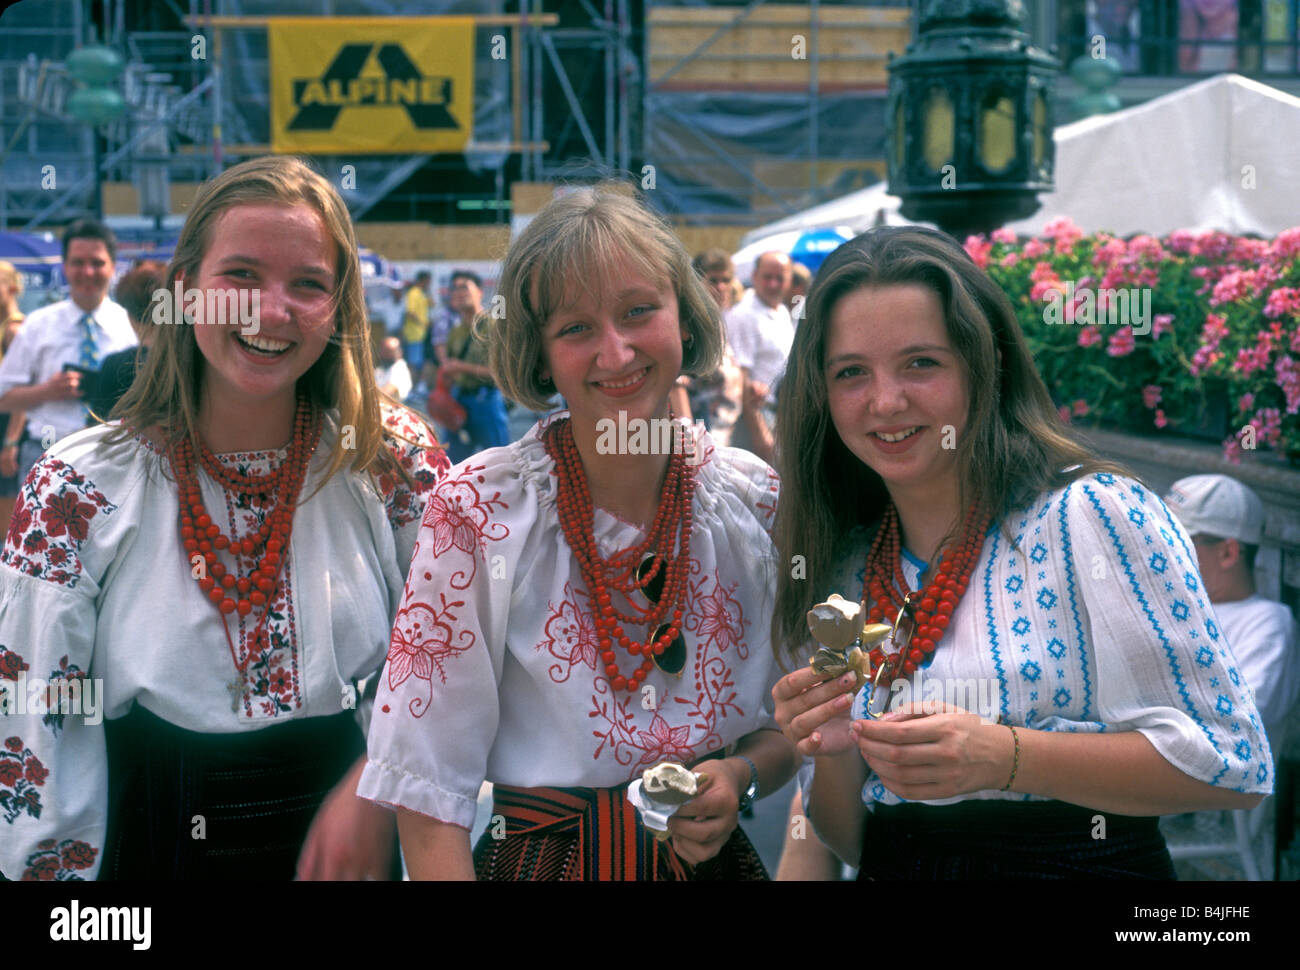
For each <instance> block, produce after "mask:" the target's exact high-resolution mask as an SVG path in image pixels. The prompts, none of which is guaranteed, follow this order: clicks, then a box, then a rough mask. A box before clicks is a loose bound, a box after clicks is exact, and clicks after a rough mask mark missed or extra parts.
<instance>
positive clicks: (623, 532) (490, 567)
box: [357, 414, 779, 828]
mask: <svg viewBox="0 0 1300 970" xmlns="http://www.w3.org/2000/svg"><path fill="white" fill-rule="evenodd" d="M563 416H564V415H563V414H561V415H558V416H557V417H556V418H552V419H551V420H557V419H558V418H559V417H563ZM546 424H547V422H545V421H543V422H542V423H539V424H537V425H536V426H534V428H533V429H532V430H531V431H530V432H529V433H528V434H527V435H525V436H524V438H523V439H521V440H520V441H517V442H515V443H514V444H512V445H509V446H507V447H504V448H493V449H490V450H488V451H484V452H481V453H480V454H478V455H475V456H474V457H473V458H470V459H469V460H468V461H465V462H462V463H461V464H459V465H456V466H454V467H453V468H452V470H451V471H450V472H449V473H448V475H447V477H446V478H444V479H443V480H442V481H441V482H440V483H439V484H438V487H437V488H436V489H435V490H434V492H433V495H432V496H431V497H430V499H429V505H428V507H427V509H426V511H425V515H424V522H423V525H422V527H421V530H420V537H419V542H418V544H417V545H416V551H415V558H414V560H412V563H411V572H410V576H409V579H408V581H407V586H406V593H405V596H404V597H403V600H402V608H401V610H399V612H398V614H397V623H396V625H395V627H394V629H393V640H392V646H391V648H390V649H389V652H388V663H387V665H386V667H385V668H384V674H383V676H382V677H381V678H380V684H379V694H378V696H377V698H376V700H375V710H374V716H373V718H372V719H371V725H370V742H369V763H368V764H367V766H366V769H365V772H364V774H363V775H362V778H361V782H360V784H359V785H358V788H357V793H358V794H359V795H362V796H364V797H366V798H370V799H373V800H375V801H379V802H384V803H386V804H390V805H399V806H402V807H404V808H408V809H411V810H413V811H416V812H420V813H422V814H424V815H428V816H431V817H433V818H436V819H439V820H441V821H444V822H450V823H453V824H456V825H460V826H463V827H465V828H470V827H471V826H472V824H473V821H474V809H475V802H476V799H477V796H478V791H479V787H480V786H481V784H482V783H483V781H484V780H488V781H492V782H495V783H498V784H506V785H514V786H520V787H540V786H549V787H613V786H616V785H619V784H622V783H624V782H627V781H628V780H629V779H631V778H632V777H634V776H636V775H637V774H638V773H639V772H640V771H641V770H642V769H644V768H647V767H649V766H651V765H654V764H656V763H658V762H659V761H661V760H664V759H673V760H679V761H682V762H687V763H689V762H691V761H693V760H695V759H698V758H700V757H701V756H703V755H705V754H708V753H709V752H712V751H717V750H719V749H721V748H723V747H724V746H726V745H729V744H731V743H733V742H735V741H737V740H739V739H740V738H742V737H743V736H745V735H746V734H749V733H751V732H752V731H755V730H757V729H759V728H764V727H773V726H774V724H775V722H774V721H773V720H772V718H771V715H770V713H769V711H770V708H771V706H772V701H771V689H772V685H773V684H774V683H775V681H776V679H777V676H778V674H779V671H778V670H777V667H776V664H775V661H774V660H773V657H772V652H771V649H770V633H769V626H770V621H771V617H772V605H773V604H772V591H773V590H774V588H775V569H776V562H775V551H774V548H773V546H772V541H771V538H770V536H769V532H768V530H769V529H770V526H771V519H772V515H773V514H774V512H775V509H776V498H777V479H776V475H775V473H774V472H772V470H771V469H769V468H768V467H767V465H765V464H763V462H761V461H759V460H758V459H757V458H755V457H754V456H753V455H751V454H749V453H748V452H744V451H740V450H737V449H733V448H722V449H717V450H715V449H714V446H713V444H712V442H711V441H710V440H709V439H708V437H707V435H702V440H701V443H700V449H699V452H698V453H699V454H700V455H701V456H702V459H703V460H702V462H701V463H700V465H699V466H698V474H697V480H696V481H697V484H696V489H695V500H694V505H693V516H694V524H693V530H692V532H691V550H690V553H691V555H690V568H689V574H688V589H687V592H686V600H685V605H684V610H683V612H684V618H683V623H682V628H683V631H682V632H683V636H684V637H685V640H686V644H687V663H686V667H685V670H684V671H683V673H682V675H681V676H680V678H679V677H675V676H672V675H670V674H666V673H663V672H662V671H660V670H657V669H656V670H652V671H651V673H650V675H649V677H648V678H647V679H646V681H645V683H644V684H643V685H642V688H641V690H640V691H638V692H637V693H633V694H629V693H626V692H623V691H619V692H615V691H614V690H613V689H612V688H611V685H610V682H609V679H608V678H607V677H606V675H605V669H604V664H602V663H600V661H599V656H598V650H597V634H596V628H595V624H594V622H593V620H592V612H591V606H590V602H589V599H588V590H587V589H586V588H585V585H584V583H583V580H582V576H581V573H580V571H579V569H578V564H577V561H576V560H575V559H574V556H573V553H572V551H571V550H570V548H569V545H568V543H567V542H566V541H565V538H564V532H563V530H562V529H561V527H560V522H559V519H558V517H557V514H556V505H555V481H556V479H555V475H554V468H555V465H554V462H553V461H552V460H551V458H550V456H549V455H548V454H547V453H546V447H545V445H544V444H543V442H542V440H541V438H540V431H541V429H542V428H543V427H545V426H546ZM595 536H596V543H597V547H598V548H599V550H600V553H601V555H602V556H605V557H606V558H609V557H612V556H614V555H615V554H616V553H618V552H619V551H621V550H625V549H628V548H629V547H631V546H634V545H636V544H637V542H639V541H640V540H641V538H642V537H643V536H644V532H643V531H642V530H641V529H640V528H639V527H637V526H634V525H632V524H629V523H627V522H625V521H623V520H621V519H618V518H616V517H615V516H613V515H610V514H608V513H606V512H605V511H603V510H601V509H597V510H596V513H595ZM626 608H627V607H626V605H625V606H624V609H626ZM629 634H631V635H633V636H637V635H639V636H640V637H641V638H642V640H643V641H644V639H645V638H646V637H647V636H648V635H649V631H648V629H646V628H645V627H640V628H638V627H635V626H631V627H629ZM622 656H623V660H622V663H623V666H624V667H627V666H628V663H629V659H630V658H629V657H628V656H627V655H626V654H623V655H622Z"/></svg>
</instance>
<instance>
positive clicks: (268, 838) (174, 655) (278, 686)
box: [0, 157, 446, 880]
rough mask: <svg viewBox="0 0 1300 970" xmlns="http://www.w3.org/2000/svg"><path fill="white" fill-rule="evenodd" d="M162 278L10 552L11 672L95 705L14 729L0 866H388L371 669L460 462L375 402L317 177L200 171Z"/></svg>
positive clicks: (37, 478) (290, 163) (174, 874)
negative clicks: (116, 376)
mask: <svg viewBox="0 0 1300 970" xmlns="http://www.w3.org/2000/svg"><path fill="white" fill-rule="evenodd" d="M166 279H167V282H166V286H167V290H166V291H165V292H160V293H159V294H157V295H156V296H157V299H156V301H155V306H154V308H153V310H152V312H151V313H150V316H149V318H148V322H149V323H152V324H153V325H155V326H156V327H157V332H156V339H155V340H154V343H153V345H152V348H151V350H150V353H149V356H148V359H147V361H146V363H145V365H144V368H143V370H142V371H141V372H140V373H139V374H138V375H137V377H136V380H135V382H134V384H133V385H132V386H131V388H130V390H129V391H128V392H127V394H126V395H125V397H124V398H123V399H122V400H121V401H120V402H119V404H118V406H117V407H116V409H115V410H114V412H113V415H114V417H116V418H117V419H118V420H117V421H114V422H110V423H109V424H106V425H103V426H100V427H96V428H93V429H90V430H87V431H84V432H80V433H78V434H75V435H72V436H71V437H69V438H67V439H65V440H63V441H60V442H59V443H58V444H57V445H56V446H55V447H53V448H51V449H50V450H49V451H48V452H47V453H46V454H45V456H44V457H43V458H42V459H41V461H40V462H39V463H38V464H37V465H36V466H35V467H34V469H33V470H32V472H31V474H30V475H29V477H28V478H27V481H26V482H25V483H24V484H23V487H22V490H21V494H20V498H19V504H18V508H17V509H16V511H15V514H14V520H13V524H12V526H11V528H10V530H9V534H8V538H7V541H6V542H5V546H4V551H3V553H2V554H0V644H3V645H4V647H3V648H0V663H6V664H7V667H6V668H5V669H7V670H9V671H13V672H15V673H16V672H17V671H23V672H25V674H26V676H28V677H39V678H44V679H46V680H49V681H50V682H51V688H50V693H51V695H52V698H53V699H54V700H55V701H58V700H59V699H60V695H61V694H69V695H73V696H78V697H79V698H80V701H81V703H80V704H79V705H70V706H71V707H72V709H71V710H69V709H67V708H66V707H63V706H58V705H57V704H56V706H55V707H54V708H53V709H51V710H50V711H48V712H46V713H45V714H44V715H42V714H41V713H40V712H39V711H36V712H32V711H29V712H28V714H27V715H26V716H19V717H17V718H9V719H6V723H7V725H8V726H7V728H6V732H7V734H8V735H9V737H8V740H6V741H5V750H4V754H3V756H2V757H3V758H4V759H5V760H4V762H3V763H0V768H3V767H6V766H7V767H8V768H9V774H8V775H5V776H3V778H4V779H5V780H6V782H7V783H8V784H9V785H10V787H9V789H7V790H6V789H3V788H0V794H3V795H4V796H5V799H6V800H5V802H4V808H5V814H4V815H3V816H0V827H3V828H4V829H6V831H5V835H4V838H3V839H0V869H3V872H4V874H5V875H6V876H8V877H9V878H11V879H40V880H46V879H76V878H95V877H96V876H98V877H99V878H119V879H124V878H214V879H215V878H253V879H257V878H264V879H289V878H292V877H294V876H295V875H297V876H299V877H300V878H363V877H364V878H375V877H378V878H383V877H385V876H386V875H387V874H389V873H390V872H391V871H392V863H393V856H392V847H393V839H392V836H393V823H392V819H391V816H389V815H388V814H387V813H385V812H382V811H378V810H376V809H375V807H374V806H373V805H371V804H369V803H367V802H364V801H362V800H360V799H358V798H357V797H356V796H355V795H354V789H355V784H356V778H357V774H358V772H359V770H360V767H361V763H362V762H361V761H359V760H358V759H359V758H360V756H361V754H362V751H363V747H364V741H363V735H362V730H361V726H360V725H359V724H358V722H357V717H356V715H357V714H358V708H360V707H362V706H364V705H363V704H362V701H361V698H360V697H359V696H358V691H357V686H358V683H357V682H358V681H359V680H360V679H361V678H365V677H367V676H369V675H372V674H373V673H375V672H376V670H377V669H378V668H379V665H380V664H381V663H382V660H383V656H384V651H385V648H386V646H387V643H388V634H389V631H390V627H391V622H392V619H393V616H394V615H395V613H396V610H397V602H398V599H399V597H400V594H401V590H402V584H403V582H404V580H405V575H406V568H407V564H408V563H409V561H410V558H411V550H412V547H413V545H414V539H415V532H416V529H417V528H418V524H419V516H420V512H421V510H422V507H423V505H422V503H423V493H425V492H426V491H428V490H429V489H430V488H431V487H432V486H433V484H434V483H435V481H436V480H437V478H438V476H439V475H440V474H441V473H442V472H443V471H444V470H445V468H446V459H445V458H444V456H443V454H442V452H441V449H440V448H439V447H438V446H437V443H436V441H435V440H434V439H433V437H432V435H431V433H430V432H429V431H428V429H427V428H426V427H425V426H424V425H423V424H422V423H421V422H419V421H418V420H416V419H415V418H414V417H413V416H412V415H411V414H410V413H409V412H406V411H404V410H403V409H401V408H399V407H395V406H393V405H392V404H391V403H389V402H386V401H385V402H381V400H380V398H379V396H378V392H377V391H376V389H375V387H374V381H373V379H372V377H371V374H372V365H371V359H370V344H369V339H368V334H367V332H366V323H365V309H364V303H363V298H362V288H361V273H360V267H359V264H358V260H357V251H356V240H355V238H354V236H353V232H352V226H351V223H350V220H349V218H348V214H347V210H346V208H345V207H344V204H343V201H342V199H341V198H340V197H339V195H338V193H337V192H336V191H335V190H334V188H333V187H332V186H331V185H330V184H329V182H327V181H326V180H325V179H324V178H322V177H321V176H320V175H318V174H317V173H316V172H314V171H312V170H311V169H310V168H308V167H307V166H306V165H305V164H303V163H302V162H300V161H298V160H296V159H293V158H284V157H275V158H262V159H256V160H252V161H248V162H244V163H242V164H240V165H236V166H234V167H233V168H230V169H228V170H227V171H225V172H224V173H222V174H221V175H219V176H218V177H217V178H215V179H213V180H212V181H211V182H209V183H207V184H205V185H204V186H203V187H202V188H201V190H200V192H199V195H198V197H197V198H196V200H195V203H194V207H193V209H192V211H191V213H190V216H189V218H188V220H187V221H186V223H185V226H184V228H183V230H182V232H181V238H180V240H179V242H178V244H177V247H176V253H175V256H174V258H173V260H172V264H171V266H170V267H169V268H168V272H167V278H166ZM176 288H179V289H180V291H181V293H182V299H181V301H180V304H179V305H172V304H173V301H172V299H171V294H172V293H174V292H175V289H176ZM190 294H194V296H193V297H192V298H191V296H190ZM241 311H242V312H241ZM92 701H93V704H92V703H91V702H92ZM90 706H93V708H94V710H90V711H88V710H87V707H90ZM78 707H79V708H80V709H77V708H78ZM15 772H17V774H16V775H15Z"/></svg>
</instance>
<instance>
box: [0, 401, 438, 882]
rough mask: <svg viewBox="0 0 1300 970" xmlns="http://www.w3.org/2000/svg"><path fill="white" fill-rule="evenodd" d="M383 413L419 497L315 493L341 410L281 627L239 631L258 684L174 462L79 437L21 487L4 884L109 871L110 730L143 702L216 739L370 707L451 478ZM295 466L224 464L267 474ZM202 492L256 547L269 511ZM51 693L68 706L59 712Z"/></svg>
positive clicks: (352, 481)
mask: <svg viewBox="0 0 1300 970" xmlns="http://www.w3.org/2000/svg"><path fill="white" fill-rule="evenodd" d="M384 419H385V425H386V433H385V443H386V445H387V446H388V448H389V449H390V450H391V451H392V452H393V453H394V454H395V455H396V456H397V458H398V459H399V460H400V461H401V462H402V464H403V467H405V468H406V469H407V471H409V472H410V473H411V474H412V477H413V478H414V479H415V481H416V488H415V489H411V488H409V487H407V486H406V485H405V484H400V486H399V483H398V482H397V481H395V480H394V479H393V476H383V477H382V478H381V479H380V480H378V481H376V480H375V479H374V478H372V477H371V476H369V475H361V474H357V473H355V472H352V471H350V470H344V471H340V472H339V473H338V474H336V475H335V476H334V477H333V478H332V479H330V481H329V482H328V483H327V484H326V485H325V486H324V488H322V489H321V491H320V492H318V493H317V494H315V495H312V492H313V491H315V489H316V486H317V484H318V483H319V481H320V476H321V474H322V472H323V470H324V462H325V459H326V457H327V455H328V452H329V450H330V447H331V444H332V442H333V441H335V440H336V439H337V419H336V417H335V416H334V415H331V416H330V418H329V420H327V421H326V422H325V427H324V428H323V430H322V438H321V446H320V447H319V448H318V450H317V452H316V457H315V458H314V459H313V462H312V466H311V469H310V470H309V473H308V477H307V481H306V483H305V485H304V488H303V493H302V494H303V495H304V496H309V495H311V496H312V497H311V498H310V499H308V500H307V501H306V502H304V503H303V504H302V505H300V506H299V507H298V509H297V510H296V512H295V514H294V527H293V534H292V537H291V539H290V550H289V555H288V558H287V560H286V562H285V566H284V571H283V573H282V577H281V581H280V584H279V586H278V587H277V591H276V596H275V600H274V604H273V609H272V612H271V616H270V620H269V622H268V623H267V624H266V627H265V629H264V630H263V631H262V633H261V635H260V636H259V637H258V639H257V641H256V642H254V633H255V631H256V628H257V623H256V619H257V617H258V616H259V615H260V613H261V611H260V610H258V611H255V613H254V614H253V615H251V616H249V617H247V618H240V617H239V616H238V615H235V614H232V616H231V617H230V618H229V620H228V622H229V629H230V633H231V640H232V642H233V646H234V648H235V650H236V652H237V655H238V657H239V662H240V664H241V665H242V666H243V667H244V673H243V675H242V677H241V676H240V675H239V673H238V671H237V669H236V666H235V661H234V659H232V657H231V653H230V645H228V644H227V641H226V637H225V635H223V634H222V632H221V615H220V614H219V613H218V612H217V610H216V609H215V608H214V607H213V605H212V603H210V602H209V601H208V599H207V597H206V596H205V595H204V594H203V592H202V590H201V589H199V587H198V584H197V583H195V582H194V580H193V578H192V577H191V566H190V563H189V561H188V559H187V558H186V553H185V549H184V547H183V546H182V544H181V540H180V534H179V530H180V526H179V520H178V499H177V492H176V485H175V482H174V480H173V479H172V478H171V477H170V476H171V469H170V465H169V464H168V462H167V460H166V459H165V458H164V457H163V456H162V455H161V454H160V453H159V452H158V451H157V450H156V449H155V448H154V446H153V445H151V444H149V443H148V442H147V441H146V440H145V439H144V438H142V437H140V436H133V437H132V438H130V439H128V440H126V441H122V442H118V443H114V444H108V443H106V442H105V441H104V439H105V437H107V436H108V435H109V434H110V432H112V431H113V430H115V426H100V427H98V428H94V429H91V430H87V431H83V432H79V433H77V434H75V435H72V436H70V437H68V438H65V439H64V440H63V441H60V442H59V443H58V444H57V445H55V446H54V447H53V448H51V449H50V450H49V451H48V452H47V453H46V454H45V456H44V457H43V458H42V459H41V461H40V462H39V463H38V464H37V465H36V467H35V468H34V469H33V470H32V473H31V475H30V476H29V477H28V479H27V481H26V482H25V483H24V484H23V486H22V488H21V490H20V491H19V496H18V503H17V507H16V508H15V510H14V515H13V519H12V520H11V523H10V529H9V534H8V537H7V539H6V542H5V545H4V550H3V552H2V553H0V710H3V711H4V712H5V713H7V714H8V715H9V716H5V717H0V728H2V730H0V738H2V739H3V743H2V745H0V871H3V873H4V874H5V876H7V877H8V878H10V879H24V878H26V879H60V880H62V879H82V878H88V879H93V878H94V877H95V874H96V873H97V872H98V869H99V863H100V858H99V856H100V854H101V850H102V848H103V841H104V835H105V825H106V821H107V820H106V812H107V798H108V771H107V764H106V762H105V741H104V726H103V719H105V718H109V719H112V718H117V717H122V716H124V715H125V714H127V713H128V711H129V710H130V708H131V705H132V703H139V704H140V705H141V706H143V707H144V708H146V709H147V710H148V711H150V712H151V713H153V714H155V715H157V716H158V717H161V718H163V719H164V720H167V721H169V722H171V723H172V724H175V725H177V726H179V727H181V728H184V729H187V730H190V731H201V732H208V733H218V732H222V733H232V732H238V731H245V730H248V731H255V730H258V729H259V728H263V727H266V726H268V725H270V724H272V723H275V722H277V721H279V720H282V719H285V718H292V719H295V720H299V719H302V718H305V717H314V716H318V715H328V714H337V713H339V712H340V711H341V710H343V709H345V708H346V707H349V706H357V702H356V696H355V691H354V690H353V689H352V686H351V684H352V681H354V680H357V679H360V678H363V677H367V676H369V675H371V674H373V673H375V671H376V670H377V669H378V668H379V665H380V663H381V662H382V661H383V657H384V651H385V649H386V647H387V644H388V639H389V633H390V631H391V629H392V621H393V617H394V615H395V614H396V612H397V606H398V603H399V601H400V598H401V594H402V586H403V583H404V581H405V577H406V570H407V567H408V565H409V563H410V561H411V553H412V550H413V548H414V545H415V538H416V534H417V532H418V529H419V518H420V515H421V513H422V512H423V509H424V501H425V498H426V493H427V492H428V491H429V490H430V489H432V487H433V486H434V484H435V483H436V481H437V480H438V478H439V477H440V476H441V475H442V474H444V473H445V472H446V470H447V468H448V462H447V459H446V456H445V455H444V454H443V452H442V449H441V448H440V447H438V446H437V445H436V442H435V441H434V439H433V438H432V436H431V435H430V434H429V432H428V430H427V428H425V426H424V425H422V424H420V423H419V422H418V421H416V420H415V419H414V418H413V417H412V415H411V414H410V413H409V412H407V411H397V410H395V409H387V410H386V411H385V413H384ZM402 439H406V440H402ZM284 456H285V452H284V451H283V450H281V451H279V452H274V451H264V452H254V453H244V454H233V455H222V456H220V460H221V461H222V462H223V464H226V465H227V466H228V467H231V468H234V469H237V470H240V471H242V472H244V473H249V472H251V473H254V474H265V473H266V472H267V471H269V470H270V468H271V467H273V466H274V465H276V464H278V462H280V461H282V460H283V459H284ZM200 488H201V490H202V492H203V501H204V504H205V505H206V506H207V508H208V509H210V510H212V513H213V515H214V518H216V519H217V524H218V525H219V526H220V527H221V528H222V531H223V532H225V533H226V534H227V535H230V534H232V533H234V534H236V535H240V536H242V535H246V534H249V533H250V532H251V531H254V530H256V529H257V528H258V527H259V526H260V524H261V522H262V520H263V518H264V517H265V515H266V514H267V511H268V510H267V509H265V508H263V507H261V506H260V505H258V504H256V503H253V502H249V501H248V500H245V499H243V498H241V497H239V496H235V495H231V494H229V493H226V492H224V491H223V490H222V488H221V487H220V486H218V485H216V484H215V483H214V482H213V481H212V480H211V479H210V478H209V477H208V476H207V475H206V474H201V475H200ZM38 679H39V682H38ZM74 680H82V682H83V683H82V686H83V687H84V688H85V689H84V690H83V691H81V698H82V703H81V704H80V705H79V706H80V708H81V709H80V710H71V711H69V712H61V710H60V708H59V707H58V701H59V698H60V694H61V693H63V694H69V695H70V696H71V694H70V692H69V691H62V692H61V691H60V689H59V687H60V685H59V682H60V681H74ZM241 680H242V689H240V686H239V685H238V684H239V681H241ZM46 684H52V685H54V689H53V691H52V694H50V695H47V693H46V689H45V685H46ZM51 699H52V700H54V701H55V702H56V705H55V709H54V710H46V709H45V702H46V701H48V700H51ZM92 700H93V707H94V710H90V709H89V707H90V705H88V704H87V703H86V702H87V701H92ZM37 701H40V703H37Z"/></svg>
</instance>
